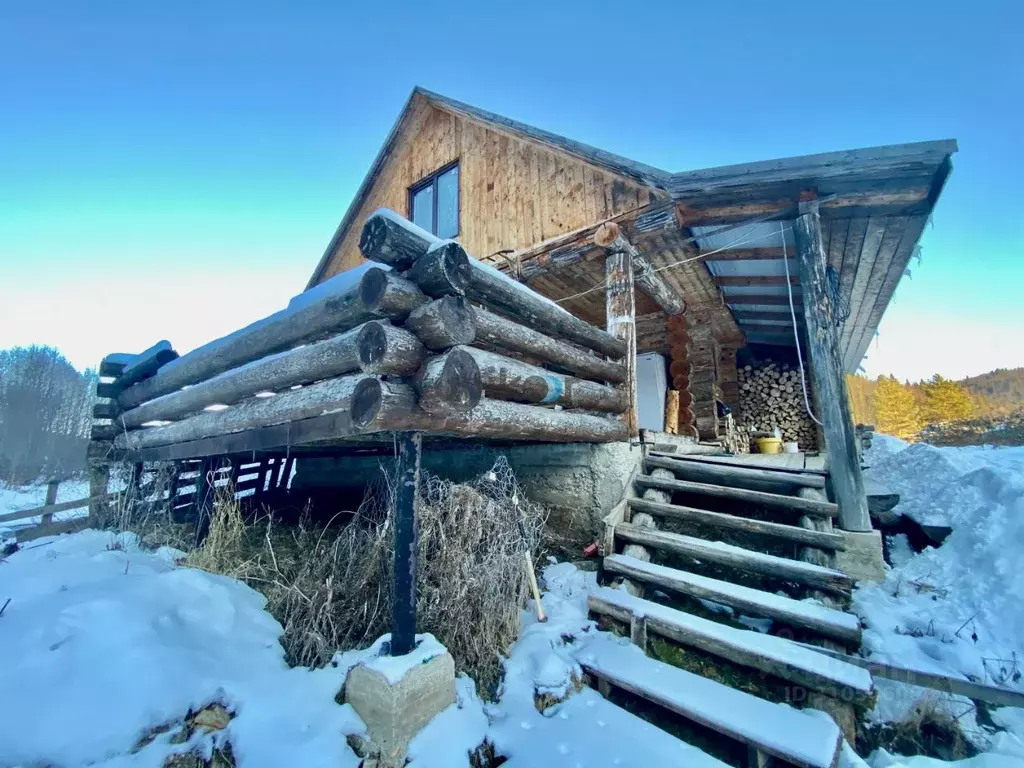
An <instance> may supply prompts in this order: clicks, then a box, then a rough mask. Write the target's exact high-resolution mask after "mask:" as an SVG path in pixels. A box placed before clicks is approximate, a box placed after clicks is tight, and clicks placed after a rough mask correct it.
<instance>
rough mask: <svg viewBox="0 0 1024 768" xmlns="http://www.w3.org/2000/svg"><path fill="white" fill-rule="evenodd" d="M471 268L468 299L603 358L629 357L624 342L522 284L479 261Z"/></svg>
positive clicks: (467, 290)
mask: <svg viewBox="0 0 1024 768" xmlns="http://www.w3.org/2000/svg"><path fill="white" fill-rule="evenodd" d="M470 266H471V267H472V269H473V276H472V278H471V279H470V281H469V285H468V286H467V287H466V296H468V297H469V298H470V299H472V300H473V301H475V302H479V303H480V304H483V305H485V306H487V307H490V308H492V309H495V310H497V311H498V312H501V313H502V314H504V315H509V316H510V317H514V318H516V319H517V320H519V321H520V322H522V323H525V324H526V325H528V326H530V327H531V328H535V329H536V330H538V331H543V332H545V333H549V334H551V335H553V336H560V337H562V338H565V339H568V340H569V341H571V342H574V343H576V344H581V345H582V346H584V347H587V348H588V349H593V350H594V351H596V352H599V353H601V354H602V355H607V356H608V357H612V358H616V359H618V358H620V357H622V356H623V355H625V354H626V352H627V350H626V345H625V343H624V342H623V341H622V340H621V339H616V338H615V337H614V336H613V335H611V334H608V333H605V332H604V331H602V330H601V329H600V328H595V327H594V326H592V325H591V324H590V323H588V322H586V321H585V320H580V319H579V318H578V317H576V316H575V315H573V314H570V313H569V312H567V311H566V310H564V309H562V308H561V307H560V306H558V305H557V304H555V303H554V302H552V301H550V300H549V299H546V298H544V297H543V296H541V295H540V294H539V293H537V292H535V291H533V290H532V289H530V288H528V287H527V286H525V285H523V284H522V283H517V282H516V281H515V280H513V279H512V278H510V277H508V276H507V275H503V274H502V273H501V272H499V271H498V270H496V269H494V268H493V267H489V266H487V265H486V264H482V263H481V262H479V261H477V260H476V259H471V260H470Z"/></svg>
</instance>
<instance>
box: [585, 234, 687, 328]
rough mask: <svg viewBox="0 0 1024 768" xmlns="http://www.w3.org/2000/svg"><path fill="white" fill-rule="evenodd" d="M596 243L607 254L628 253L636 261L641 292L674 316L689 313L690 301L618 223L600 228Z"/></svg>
mask: <svg viewBox="0 0 1024 768" xmlns="http://www.w3.org/2000/svg"><path fill="white" fill-rule="evenodd" d="M594 244H595V245H598V246H600V247H601V248H604V250H605V253H606V254H611V253H616V252H622V253H626V254H628V256H629V258H630V259H631V260H632V262H633V281H634V284H635V285H636V286H637V287H639V288H640V290H641V291H643V292H644V293H646V294H647V295H648V296H650V297H651V300H652V301H654V303H655V304H657V305H658V307H659V308H660V309H661V311H662V312H664V313H665V314H666V315H669V316H670V317H671V316H672V315H681V314H682V313H683V312H685V311H686V302H685V301H683V297H682V296H680V295H679V293H678V292H677V291H676V289H675V288H673V287H672V286H671V285H669V284H668V282H667V281H666V280H665V278H664V276H663V275H662V274H661V273H660V272H655V270H654V267H652V266H651V262H650V261H648V260H647V259H646V258H645V257H644V256H643V254H641V253H640V250H639V249H638V248H637V247H636V246H634V245H633V244H632V243H631V242H629V240H628V239H627V238H626V236H625V235H624V234H623V233H622V230H621V229H620V228H619V226H618V224H615V223H614V222H608V223H606V224H602V225H601V226H600V227H598V229H597V232H595V233H594Z"/></svg>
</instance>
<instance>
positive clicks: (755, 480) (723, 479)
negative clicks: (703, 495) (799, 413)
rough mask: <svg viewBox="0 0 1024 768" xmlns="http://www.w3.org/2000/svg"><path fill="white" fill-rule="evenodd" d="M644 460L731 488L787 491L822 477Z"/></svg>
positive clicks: (816, 484) (818, 483) (815, 484)
mask: <svg viewBox="0 0 1024 768" xmlns="http://www.w3.org/2000/svg"><path fill="white" fill-rule="evenodd" d="M646 463H647V466H648V467H661V468H662V469H671V470H672V471H673V472H674V473H675V474H676V475H678V476H679V477H681V478H684V479H686V480H695V481H697V482H699V483H715V484H718V485H727V486H732V487H734V488H750V489H753V490H758V491H774V492H781V493H791V492H793V491H795V490H796V489H797V488H824V487H825V478H824V477H822V476H821V475H816V474H795V473H790V472H773V471H772V470H770V469H749V468H747V467H735V466H728V465H726V464H710V463H707V462H696V461H686V460H680V459H669V458H666V457H663V456H650V455H648V456H647V459H646Z"/></svg>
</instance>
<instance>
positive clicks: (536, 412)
mask: <svg viewBox="0 0 1024 768" xmlns="http://www.w3.org/2000/svg"><path fill="white" fill-rule="evenodd" d="M359 245H360V249H361V251H362V253H363V255H364V256H365V257H366V258H367V259H368V260H370V262H375V264H373V265H371V266H369V267H368V268H363V269H361V270H360V271H359V272H358V273H352V274H349V273H342V274H341V275H338V276H337V277H335V278H333V279H332V280H329V281H327V282H326V283H324V284H321V285H319V286H317V287H316V288H314V289H312V290H311V291H308V292H307V293H305V294H301V295H300V296H298V297H296V299H294V300H293V301H292V303H291V304H290V305H289V307H288V308H287V309H285V310H283V311H281V312H277V313H275V314H273V315H271V316H269V317H267V318H264V319H263V320H260V321H257V322H256V323H253V324H252V325H249V326H246V327H245V328H242V329H241V330H239V331H236V332H235V333H233V334H230V335H229V336H226V337H224V338H222V339H217V340H215V341H212V342H210V343H209V344H207V345H205V346H203V347H200V348H198V349H196V350H193V351H192V352H189V353H188V354H186V355H184V356H182V357H180V358H178V359H176V360H174V361H173V362H170V363H168V364H165V365H162V366H160V367H159V368H158V369H156V370H147V371H146V373H147V376H146V377H145V378H137V379H135V380H131V382H130V386H126V387H121V386H118V385H111V386H112V387H114V389H113V390H112V391H110V392H107V393H106V394H107V396H108V397H110V398H111V400H110V403H109V404H108V406H109V408H108V411H107V412H106V415H107V417H108V418H111V419H112V420H113V425H112V426H113V429H112V430H111V432H112V433H115V434H116V437H115V439H114V446H115V448H117V449H121V450H128V451H137V450H143V449H147V448H154V447H158V446H166V445H174V444H179V443H187V442H192V441H197V440H206V439H209V438H213V437H216V436H222V435H228V434H233V433H237V432H251V431H253V430H260V429H263V430H264V431H263V432H261V433H259V434H258V435H256V436H255V438H254V439H258V440H259V441H261V442H262V443H263V444H270V443H272V442H274V441H276V440H278V439H280V438H279V435H278V433H277V432H267V431H266V430H265V428H268V427H273V426H276V425H285V426H289V429H288V430H287V431H286V432H282V433H281V434H282V435H283V439H285V440H286V441H287V444H299V443H300V442H302V441H305V442H315V441H322V440H325V439H333V438H350V437H359V436H362V435H370V434H372V433H380V432H391V431H398V430H402V431H424V432H433V433H439V434H445V435H455V436H467V437H468V436H473V437H496V438H508V439H535V440H550V441H581V442H596V441H606V440H622V439H626V436H627V433H626V427H625V425H624V423H623V422H622V420H621V419H620V418H618V417H617V416H616V414H620V413H623V412H624V411H626V409H627V406H628V402H629V400H628V396H627V393H626V392H625V391H624V390H623V389H621V388H619V387H617V385H620V384H622V383H624V382H625V381H626V379H627V373H626V368H625V367H624V366H623V365H622V364H621V363H619V362H616V361H617V360H621V359H622V358H623V357H624V356H625V353H626V345H625V343H624V342H623V341H621V340H619V339H617V338H615V337H614V336H612V335H610V334H608V333H606V332H605V331H604V330H601V329H598V328H595V327H594V326H592V325H590V324H588V323H586V322H584V321H583V320H580V319H579V318H577V317H575V316H574V315H572V314H570V313H568V312H566V311H565V310H563V309H562V308H561V307H559V306H558V305H556V304H554V303H553V302H551V301H550V300H548V299H546V298H545V297H543V296H541V295H540V294H537V293H535V292H534V291H532V290H531V289H529V288H528V287H526V286H524V285H521V284H519V283H516V282H515V281H513V280H511V279H510V278H508V277H506V276H505V275H503V274H501V273H500V272H498V271H497V270H495V269H493V268H491V267H488V266H486V265H484V264H481V263H480V262H478V261H477V260H475V259H472V258H470V256H469V255H468V254H467V253H466V252H465V250H463V248H462V247H461V246H460V245H459V244H458V243H456V242H454V241H440V240H438V239H437V238H435V237H433V236H432V235H430V234H429V233H427V232H424V231H423V230H421V229H419V228H418V227H416V226H414V225H412V224H411V223H410V222H408V221H406V220H405V219H402V218H401V217H399V216H397V215H396V214H394V213H392V212H391V211H378V212H377V213H375V214H374V215H372V216H371V217H370V218H369V219H368V220H367V221H366V224H365V226H364V227H363V231H362V236H361V238H360V243H359ZM356 277H358V279H356ZM505 353H507V354H505ZM609 358H611V359H609ZM542 366H553V367H557V371H558V372H555V371H553V370H550V369H549V368H547V367H542ZM120 381H121V380H119V381H118V384H119V383H120ZM327 422H329V423H327ZM144 427H145V428H144ZM227 447H230V448H231V449H232V450H247V449H248V443H245V442H244V441H241V440H235V439H233V440H232V443H231V445H230V446H226V448H227ZM206 450H212V448H210V447H209V446H207V447H206ZM225 452H227V450H225Z"/></svg>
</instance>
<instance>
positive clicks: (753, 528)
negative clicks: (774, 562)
mask: <svg viewBox="0 0 1024 768" xmlns="http://www.w3.org/2000/svg"><path fill="white" fill-rule="evenodd" d="M637 480H638V481H639V480H640V478H639V477H638V478H637ZM748 493H752V491H748ZM800 501H804V500H803V499H800ZM629 508H630V509H632V510H635V511H637V512H647V513H648V514H651V515H657V516H659V517H668V518H672V519H673V520H685V521H686V522H689V523H703V524H705V525H713V526H717V527H719V528H729V529H732V530H735V531H744V532H746V533H756V534H759V535H761V536H771V537H772V538H775V539H782V540H784V541H795V542H797V543H798V544H806V545H808V546H811V547H818V548H819V549H831V550H835V549H845V548H846V545H845V543H844V540H843V537H842V534H838V533H828V532H825V531H817V530H814V529H808V528H801V527H799V526H796V525H785V524H784V523H770V522H768V521H766V520H753V519H751V518H749V517H738V516H736V515H729V514H726V513H724V512H711V511H709V510H706V509H697V508H696V507H684V506H680V505H678V504H662V503H661V502H658V501H648V500H647V499H630V500H629Z"/></svg>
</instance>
